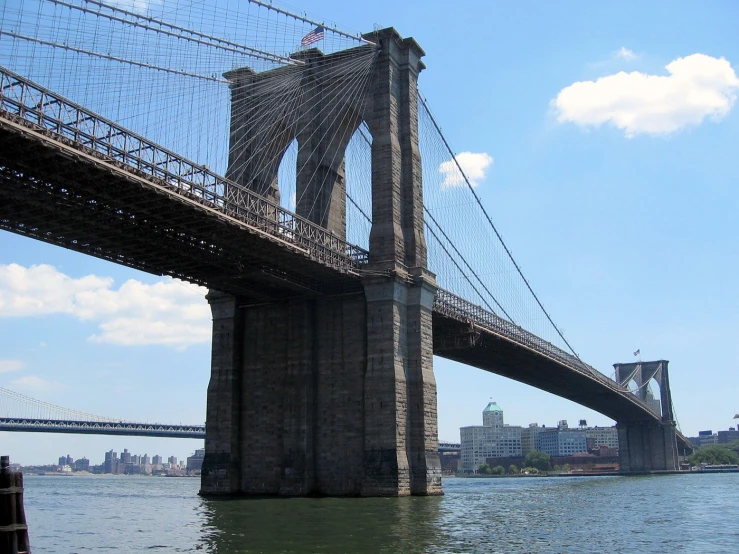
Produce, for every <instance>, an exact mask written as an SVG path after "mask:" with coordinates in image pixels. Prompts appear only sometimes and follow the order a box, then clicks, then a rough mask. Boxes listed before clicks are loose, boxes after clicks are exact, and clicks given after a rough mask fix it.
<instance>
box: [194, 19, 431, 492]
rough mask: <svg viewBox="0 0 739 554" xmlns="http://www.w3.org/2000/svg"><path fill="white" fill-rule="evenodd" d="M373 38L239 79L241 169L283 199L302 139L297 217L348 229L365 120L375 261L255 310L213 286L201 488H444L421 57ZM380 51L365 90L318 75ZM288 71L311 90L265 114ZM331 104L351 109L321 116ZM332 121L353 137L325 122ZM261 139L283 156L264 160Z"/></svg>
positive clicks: (235, 170)
mask: <svg viewBox="0 0 739 554" xmlns="http://www.w3.org/2000/svg"><path fill="white" fill-rule="evenodd" d="M366 38H367V39H369V40H371V41H372V42H374V43H376V44H377V47H369V46H365V47H360V48H357V49H353V50H348V51H343V52H337V53H335V54H330V55H323V54H322V53H321V52H320V51H318V50H315V49H313V50H308V51H305V52H303V53H302V54H301V55H300V56H301V59H302V61H304V62H305V63H304V64H302V65H298V66H291V67H283V68H278V69H275V70H271V71H267V72H263V73H254V72H252V71H251V70H249V69H240V70H236V71H232V72H229V73H227V74H226V77H227V78H228V79H229V80H230V82H231V92H232V125H231V138H230V142H231V147H232V148H231V157H230V160H229V177H230V178H231V179H232V180H234V181H236V182H238V183H239V184H241V185H243V186H246V187H248V188H250V189H252V190H254V191H256V192H258V193H259V194H262V195H264V196H266V197H271V198H273V199H278V198H279V196H278V195H279V191H278V187H277V168H278V165H279V159H280V158H281V152H284V150H285V148H286V147H287V146H288V145H289V144H290V142H291V141H292V140H293V139H297V141H298V171H297V197H298V199H299V200H298V204H297V212H298V215H300V216H303V217H305V218H307V219H309V220H311V221H313V222H314V223H316V224H318V225H321V226H322V227H324V228H327V229H329V230H330V231H332V232H333V233H334V234H336V235H337V236H339V237H343V236H345V225H346V183H345V172H344V150H345V148H346V146H347V143H348V141H349V139H350V137H351V136H352V134H353V132H354V130H356V129H357V127H358V126H359V124H360V123H361V122H362V121H364V122H365V123H366V124H367V126H368V128H369V129H370V132H371V134H372V227H371V232H370V237H369V244H370V247H369V257H370V264H369V271H367V275H366V276H365V277H363V280H362V283H361V291H360V292H358V293H356V294H344V295H334V296H330V295H328V296H321V297H315V296H313V297H304V298H300V297H292V298H290V299H279V300H274V301H271V302H262V303H258V304H257V303H252V304H249V303H246V304H245V303H244V302H243V301H241V299H239V298H237V297H235V296H231V295H228V294H224V293H221V292H217V291H211V292H210V294H209V295H208V297H209V302H210V304H211V309H212V313H213V351H212V368H211V380H210V384H209V387H208V407H207V421H206V441H205V450H206V453H205V460H204V463H203V471H202V482H201V485H202V488H201V493H203V494H244V495H284V496H300V495H330V496H340V495H362V496H401V495H408V494H415V495H431V494H441V469H440V463H439V455H438V437H437V414H436V383H435V380H434V375H433V365H432V357H433V344H432V342H433V337H432V335H433V333H432V305H433V300H434V296H435V294H436V290H437V287H436V281H435V277H434V275H433V274H431V273H430V272H429V271H428V270H427V269H426V244H425V240H424V232H423V231H424V229H423V194H422V182H421V158H420V153H419V148H418V112H417V109H418V105H417V79H418V75H419V73H420V71H421V70H422V69H423V68H424V65H423V63H422V62H421V57H422V56H423V55H424V52H423V50H422V49H421V48H420V47H419V45H418V44H417V43H416V42H415V41H414V40H413V39H403V38H401V37H400V35H398V33H397V32H396V31H395V30H394V29H392V28H391V29H384V30H381V31H377V32H375V33H372V34H370V35H366ZM368 48H371V49H372V51H371V55H372V61H371V68H370V73H371V78H370V79H369V80H368V81H367V83H368V84H367V86H366V88H365V89H364V90H363V92H362V94H361V95H359V96H357V97H355V98H347V96H346V95H339V94H334V93H332V90H336V88H337V87H338V86H340V83H338V82H337V79H338V77H336V78H332V79H328V78H325V75H326V73H325V72H324V73H323V76H321V73H320V71H321V68H325V67H326V66H327V65H328V64H332V63H335V62H337V60H339V59H340V58H341V59H343V60H346V59H351V57H352V56H354V57H360V56H366V55H367V52H368V50H367V49H368ZM355 65H356V64H355ZM345 77H346V75H344V78H345ZM286 79H288V80H290V82H292V83H297V86H299V87H300V90H301V92H300V94H301V99H302V101H301V104H300V106H299V108H296V110H297V112H298V114H297V117H293V118H288V117H281V116H279V113H282V112H279V106H278V107H276V108H274V109H273V108H270V109H268V108H267V107H269V106H270V94H273V93H274V90H275V87H277V86H278V85H279V83H284V82H286V81H285V80H286ZM272 84H274V86H272ZM327 113H331V114H338V116H337V117H332V118H329V117H324V116H322V115H321V114H324V115H325V114H327ZM275 114H278V115H275ZM331 121H334V122H335V123H333V124H334V125H343V126H344V127H345V129H344V131H345V132H339V133H336V132H334V133H322V132H320V131H321V129H320V127H321V126H325V125H331V124H332V123H331ZM306 122H307V123H306ZM336 122H339V123H336ZM322 136H324V137H325V136H331V137H333V138H331V139H324V140H319V139H318V138H317V137H322ZM257 142H260V143H261V145H262V146H261V147H260V148H261V149H262V151H264V150H269V149H272V151H268V152H267V155H261V156H260V155H258V154H257V152H256V149H255V147H254V145H255V144H257Z"/></svg>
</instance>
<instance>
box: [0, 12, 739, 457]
mask: <svg viewBox="0 0 739 554" xmlns="http://www.w3.org/2000/svg"><path fill="white" fill-rule="evenodd" d="M449 6H450V5H449V3H447V2H444V3H442V2H429V1H425V2H416V1H407V2H403V3H398V2H390V1H385V0H378V1H375V2H371V3H365V4H362V5H361V8H357V7H355V5H354V4H353V3H348V2H338V1H336V0H332V1H328V0H327V1H322V2H310V3H305V4H302V3H301V4H298V3H297V2H293V5H292V6H290V5H288V6H287V7H288V9H290V7H292V8H294V9H299V10H301V11H302V10H306V11H308V12H309V14H310V15H311V16H315V17H316V18H318V19H325V20H326V21H327V22H328V21H329V20H330V21H335V22H336V25H337V26H339V27H341V28H345V29H348V30H350V31H359V30H371V29H372V28H373V26H374V25H375V24H378V25H380V26H391V25H392V26H394V27H395V28H396V29H398V31H399V32H400V33H401V34H402V35H404V36H413V37H414V38H415V39H416V40H417V41H418V42H419V43H420V44H421V46H422V47H423V48H424V49H425V51H426V53H427V56H426V58H425V63H426V65H427V66H428V69H427V70H426V71H424V73H423V74H422V76H421V81H420V86H421V90H422V92H423V94H424V96H425V97H426V98H427V99H428V100H429V102H430V104H431V106H432V109H433V110H434V114H435V116H436V118H437V119H438V121H439V122H440V124H441V125H442V128H443V131H444V134H445V136H446V137H447V139H448V140H449V142H450V144H451V146H452V148H453V149H454V150H455V151H457V152H470V153H475V154H479V155H483V154H485V155H487V156H489V157H491V158H492V159H493V160H494V161H493V163H491V164H488V165H487V166H486V167H484V168H483V170H482V175H483V176H482V177H481V178H480V179H478V180H477V182H478V186H477V189H476V191H477V192H478V194H479V195H480V196H481V197H482V199H483V202H484V203H485V205H486V206H487V208H488V210H489V212H490V213H491V215H492V216H493V217H494V219H495V222H496V224H497V225H498V227H499V229H500V230H501V232H502V233H503V236H504V237H505V239H506V240H507V242H508V244H509V246H510V247H511V249H512V250H513V252H514V255H515V256H516V259H517V260H518V262H519V263H520V265H521V266H522V268H523V270H524V273H525V274H526V276H527V277H528V279H529V280H530V282H531V283H532V285H533V287H534V289H535V290H536V291H537V293H538V294H539V295H540V297H541V298H542V301H543V302H544V304H545V306H546V307H547V309H548V310H549V312H550V313H551V314H552V316H553V318H554V320H555V322H556V323H557V324H558V325H559V326H560V327H561V328H562V329H563V330H564V333H565V336H566V337H567V338H568V340H569V341H570V343H572V344H573V346H574V347H575V349H576V350H577V351H578V353H579V354H580V355H581V357H582V358H583V359H584V360H586V361H587V362H588V363H590V364H592V365H594V366H595V367H597V368H598V369H600V370H601V371H603V372H604V373H606V374H608V375H610V374H611V372H612V369H613V368H612V364H613V363H615V362H629V361H633V360H634V356H633V351H635V350H636V349H640V350H641V354H642V359H644V360H647V359H660V358H664V359H668V360H670V379H671V384H672V393H673V400H674V404H675V408H676V412H677V416H678V418H679V421H680V425H681V428H682V430H683V432H685V433H686V434H689V435H693V434H696V433H697V431H698V430H702V429H712V430H714V431H716V430H718V429H726V428H728V427H729V425H732V424H733V421H732V417H733V415H734V414H735V413H737V412H739V393H738V391H739V372H737V368H736V365H735V364H736V362H737V360H738V359H739V346H738V345H739V341H737V339H736V337H737V335H739V315H737V314H738V313H739V295H737V285H736V283H737V277H736V276H737V273H739V261H738V260H739V257H738V256H737V254H738V252H737V237H738V236H739V222H738V220H737V217H736V213H737V208H739V188H738V184H739V161H738V160H739V157H737V155H736V153H735V149H736V144H738V143H739V140H738V139H739V109H738V108H737V107H736V105H735V98H736V95H737V94H739V79H738V78H737V74H736V72H737V71H739V41H738V40H737V39H736V29H735V23H736V21H737V20H739V6H737V5H736V4H734V3H731V2H713V3H700V4H698V3H688V2H669V3H668V2H651V3H648V4H645V3H643V2H619V3H605V2H600V3H586V2H560V3H556V4H555V3H543V2H536V3H534V2H525V3H524V2H497V3H495V4H494V5H493V6H491V5H490V3H489V2H460V3H457V4H455V5H454V10H455V11H454V14H453V16H451V15H450V12H449V10H450V7H449ZM732 37H734V38H732ZM668 67H669V69H668ZM478 159H483V158H478ZM475 169H476V168H475V166H474V164H473V165H471V166H469V167H468V170H470V171H474V170H475ZM478 169H479V168H478ZM11 264H16V265H11ZM38 266H41V267H38ZM90 276H94V277H90ZM208 325H209V323H208V309H207V305H206V304H205V303H204V301H203V300H202V296H201V293H200V291H198V289H197V287H194V286H192V285H187V284H182V283H176V282H171V281H168V282H162V280H160V279H157V278H155V277H152V276H149V275H145V274H142V273H139V272H135V271H132V270H129V269H127V268H123V267H119V266H115V265H112V264H109V263H106V262H103V261H100V260H96V259H93V258H89V257H85V256H82V255H79V254H75V253H73V252H69V251H65V250H62V249H59V248H55V247H52V246H49V245H45V244H42V243H39V242H35V241H31V240H29V239H25V238H22V237H18V236H15V235H12V234H9V233H2V234H0V386H2V387H6V388H10V389H12V390H15V391H17V392H20V393H23V394H27V395H29V396H32V397H34V398H38V399H41V400H44V401H47V402H51V403H54V404H59V405H63V406H65V407H69V408H73V409H77V410H80V411H86V412H91V413H97V414H100V415H107V416H114V417H121V418H125V419H136V420H148V421H165V422H185V423H197V422H202V421H203V419H204V413H205V389H206V386H207V382H208V377H209V356H210V346H209V342H208V339H207V335H208ZM435 371H436V377H437V383H438V406H439V429H440V438H441V439H445V440H458V438H459V433H458V428H459V427H460V426H462V425H470V424H478V423H480V422H481V411H482V409H483V408H484V406H485V404H486V403H487V402H488V400H489V399H490V398H492V399H494V400H496V401H497V402H498V403H499V405H500V406H501V407H502V408H503V409H504V411H505V417H506V422H507V423H512V424H520V425H526V424H528V423H530V422H538V423H539V424H541V423H546V424H554V423H555V422H556V421H557V420H559V419H568V420H569V421H570V422H571V423H574V422H576V421H577V420H578V419H580V418H584V419H587V420H588V422H589V423H591V424H600V425H610V424H612V422H611V421H610V420H609V419H608V418H605V417H604V416H601V415H599V414H596V413H594V412H591V411H590V410H587V409H585V408H582V407H579V406H577V405H575V404H572V403H570V402H568V401H565V400H562V399H559V398H557V397H553V396H551V395H548V394H546V393H543V392H540V391H537V390H535V389H532V388H530V387H527V386H524V385H520V384H518V383H515V382H512V381H509V380H506V379H503V378H500V377H497V376H495V375H491V374H488V373H485V372H483V371H480V370H477V369H474V368H468V367H464V366H460V365H458V364H454V363H451V362H448V361H445V360H441V359H435ZM199 445H200V443H199V441H176V440H168V441H164V440H160V439H137V438H116V437H84V436H74V435H23V434H10V433H0V449H1V450H3V453H5V452H8V453H10V454H11V456H12V458H13V459H14V460H15V461H19V462H22V463H41V462H51V461H54V460H56V458H57V457H58V456H60V455H62V454H67V453H69V454H71V455H72V456H73V457H75V458H77V457H81V456H83V455H85V456H87V457H88V458H90V459H91V460H92V461H93V462H95V463H99V462H100V461H101V460H102V457H103V452H104V451H105V450H109V449H110V448H114V449H116V450H118V451H120V450H122V449H123V448H128V449H129V450H130V451H133V452H137V453H141V454H143V453H148V454H149V455H153V454H161V455H170V454H174V455H177V456H178V457H180V458H181V457H184V456H186V455H188V454H189V453H191V452H192V451H193V450H194V449H195V448H197V447H199Z"/></svg>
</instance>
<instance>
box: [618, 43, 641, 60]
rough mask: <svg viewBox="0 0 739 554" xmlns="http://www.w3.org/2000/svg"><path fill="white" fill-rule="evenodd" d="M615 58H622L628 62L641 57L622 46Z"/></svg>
mask: <svg viewBox="0 0 739 554" xmlns="http://www.w3.org/2000/svg"><path fill="white" fill-rule="evenodd" d="M615 56H616V57H617V58H621V59H622V60H626V61H627V62H630V61H632V60H635V59H637V58H638V57H639V56H637V55H636V54H635V53H634V51H633V50H629V49H628V48H626V47H625V46H622V47H621V48H620V49H619V50H617V51H616V54H615Z"/></svg>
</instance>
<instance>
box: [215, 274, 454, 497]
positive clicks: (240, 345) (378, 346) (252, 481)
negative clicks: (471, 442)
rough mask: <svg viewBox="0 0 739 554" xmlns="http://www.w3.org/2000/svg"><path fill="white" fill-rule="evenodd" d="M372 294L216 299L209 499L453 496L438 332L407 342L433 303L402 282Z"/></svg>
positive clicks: (378, 286) (378, 285) (375, 286)
mask: <svg viewBox="0 0 739 554" xmlns="http://www.w3.org/2000/svg"><path fill="white" fill-rule="evenodd" d="M416 288H418V289H422V288H423V286H422V285H420V286H419V287H416ZM366 289H367V295H365V294H357V295H349V296H337V297H331V298H318V299H299V300H293V301H285V302H275V303H270V304H262V305H254V306H242V307H239V306H238V305H237V300H236V299H235V298H234V297H232V296H229V295H226V294H223V293H217V292H211V293H210V294H209V295H208V299H209V301H210V304H211V309H212V312H213V353H212V370H211V381H210V384H209V387H208V408H207V421H206V440H205V450H206V453H205V459H204V461H203V468H202V477H201V494H205V495H259V496H264V495H267V496H307V495H322V496H360V495H361V496H403V495H409V494H420V495H426V494H441V466H440V462H439V455H438V438H437V431H436V384H435V381H434V380H433V369H432V367H431V359H432V358H431V356H432V351H431V348H432V345H431V343H430V340H431V337H430V329H431V326H430V324H429V325H426V326H425V327H426V328H428V329H429V337H426V338H428V340H426V338H423V339H422V338H421V337H418V338H417V340H416V341H415V343H414V341H413V340H410V341H409V340H408V335H409V333H408V332H407V331H408V324H409V322H412V323H411V326H412V327H411V329H412V331H413V332H414V333H415V335H419V333H418V331H417V329H420V328H423V327H417V326H416V325H417V323H420V321H418V320H419V319H422V318H426V317H428V319H429V323H430V317H431V311H430V309H431V304H430V303H429V302H428V298H424V299H423V300H424V303H425V304H426V305H427V306H422V305H421V304H420V299H421V295H420V293H419V294H415V293H414V291H413V289H414V286H412V285H410V286H409V285H408V284H406V283H399V282H398V281H396V280H395V279H392V278H383V282H375V283H371V284H368V286H367V287H366ZM428 290H429V291H432V292H433V290H434V289H433V288H429V289H428ZM409 291H410V294H409ZM416 292H418V291H416ZM414 298H416V299H417V300H418V301H417V302H416V301H414V300H413V299H414ZM431 301H433V294H431ZM425 312H428V314H426V313H425ZM426 342H428V345H426V344H425V343H426ZM422 343H423V344H424V347H423V348H422V347H421V344H422ZM426 347H428V348H426ZM424 348H426V349H427V350H428V352H427V353H425V354H423V355H422V354H421V352H422V351H423V352H425V350H424Z"/></svg>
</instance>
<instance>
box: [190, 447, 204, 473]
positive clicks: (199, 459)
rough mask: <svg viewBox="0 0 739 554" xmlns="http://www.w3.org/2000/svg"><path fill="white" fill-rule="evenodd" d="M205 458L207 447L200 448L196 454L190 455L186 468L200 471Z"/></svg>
mask: <svg viewBox="0 0 739 554" xmlns="http://www.w3.org/2000/svg"><path fill="white" fill-rule="evenodd" d="M203 458H205V448H198V449H197V450H196V451H195V454H193V455H192V456H188V458H187V466H186V468H185V469H187V471H200V469H201V468H202V467H203Z"/></svg>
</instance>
